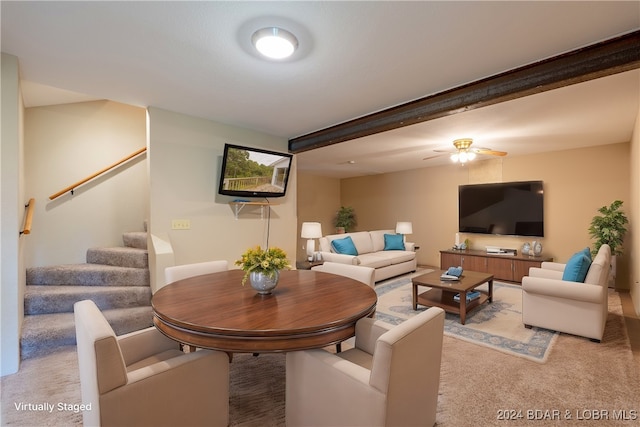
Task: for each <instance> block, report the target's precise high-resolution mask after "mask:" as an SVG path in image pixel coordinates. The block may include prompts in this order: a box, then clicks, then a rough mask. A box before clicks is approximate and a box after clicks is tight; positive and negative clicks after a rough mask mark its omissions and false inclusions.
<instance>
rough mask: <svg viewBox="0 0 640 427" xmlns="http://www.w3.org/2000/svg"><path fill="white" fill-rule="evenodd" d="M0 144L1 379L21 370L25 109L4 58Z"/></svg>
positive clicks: (9, 59)
mask: <svg viewBox="0 0 640 427" xmlns="http://www.w3.org/2000/svg"><path fill="white" fill-rule="evenodd" d="M0 64H1V66H2V77H1V78H2V81H1V83H0V86H1V87H2V93H1V100H0V102H1V108H0V111H1V112H2V116H1V122H2V126H1V132H2V137H1V141H2V145H0V187H1V190H0V200H1V201H2V203H1V204H0V206H1V209H0V350H1V353H0V361H2V363H0V370H1V371H0V375H7V374H12V373H15V372H17V371H18V368H19V366H20V346H19V344H20V330H21V328H22V318H23V313H24V309H23V307H24V304H23V303H22V300H23V295H24V289H25V269H24V266H25V263H24V245H25V241H26V239H27V238H28V237H29V236H26V235H22V236H20V235H19V231H21V230H22V226H23V222H24V213H25V208H24V206H25V204H26V203H27V202H28V198H27V197H26V196H25V191H24V140H23V137H22V135H23V132H24V128H23V126H24V107H23V104H22V94H21V91H20V82H19V74H20V72H19V66H18V58H16V57H15V56H12V55H7V54H5V53H3V54H2V61H0Z"/></svg>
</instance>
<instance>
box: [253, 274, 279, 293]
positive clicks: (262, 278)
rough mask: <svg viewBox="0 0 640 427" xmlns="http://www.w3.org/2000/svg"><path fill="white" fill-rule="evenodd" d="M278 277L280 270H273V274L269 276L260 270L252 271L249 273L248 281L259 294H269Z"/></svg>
mask: <svg viewBox="0 0 640 427" xmlns="http://www.w3.org/2000/svg"><path fill="white" fill-rule="evenodd" d="M279 278H280V272H279V271H278V270H276V271H275V274H273V276H269V275H267V274H265V273H263V272H261V271H252V272H251V273H250V274H249V283H251V287H252V288H253V289H255V290H256V291H257V292H258V293H259V294H260V295H269V294H270V293H271V291H273V290H274V289H275V287H276V286H277V285H278V279H279Z"/></svg>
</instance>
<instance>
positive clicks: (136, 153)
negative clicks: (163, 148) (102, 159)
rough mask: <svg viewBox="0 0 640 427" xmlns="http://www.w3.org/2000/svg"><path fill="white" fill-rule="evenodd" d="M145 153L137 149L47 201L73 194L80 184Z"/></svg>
mask: <svg viewBox="0 0 640 427" xmlns="http://www.w3.org/2000/svg"><path fill="white" fill-rule="evenodd" d="M145 151H147V147H144V148H141V149H139V150H138V151H136V152H135V153H132V154H129V155H128V156H127V157H125V158H124V159H121V160H119V161H117V162H115V163H113V164H112V165H109V166H107V167H106V168H104V169H101V170H99V171H98V172H96V173H94V174H92V175H89V176H88V177H86V178H85V179H82V180H80V181H78V182H76V183H75V184H71V185H70V186H68V187H66V188H64V189H62V190H60V191H58V192H57V193H55V194H52V195H51V196H49V200H53V199H56V198H58V197H60V196H62V195H63V194H64V193H66V192H69V191H70V192H71V194H73V191H74V190H75V189H76V188H78V187H79V186H81V185H82V184H85V183H86V182H88V181H91V180H92V179H93V178H96V177H97V176H100V175H102V174H103V173H105V172H108V171H110V170H111V169H113V168H115V167H117V166H119V165H121V164H122V163H124V162H126V161H127V160H131V159H133V158H134V157H136V156H138V155H140V154H142V153H144V152H145Z"/></svg>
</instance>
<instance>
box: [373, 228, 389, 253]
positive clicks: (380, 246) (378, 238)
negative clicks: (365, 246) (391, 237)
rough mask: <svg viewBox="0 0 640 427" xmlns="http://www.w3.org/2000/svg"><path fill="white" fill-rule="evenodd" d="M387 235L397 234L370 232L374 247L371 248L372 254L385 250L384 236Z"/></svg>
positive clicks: (381, 231) (385, 231) (379, 231)
mask: <svg viewBox="0 0 640 427" xmlns="http://www.w3.org/2000/svg"><path fill="white" fill-rule="evenodd" d="M385 234H395V231H394V230H374V231H370V232H369V235H370V236H371V244H372V245H373V247H372V248H371V252H378V251H383V250H384V235H385Z"/></svg>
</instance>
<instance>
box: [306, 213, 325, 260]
mask: <svg viewBox="0 0 640 427" xmlns="http://www.w3.org/2000/svg"><path fill="white" fill-rule="evenodd" d="M301 235H302V236H301V237H302V238H303V239H308V240H307V258H308V259H309V261H313V258H314V255H315V252H316V241H315V240H314V239H319V238H320V237H322V225H320V223H319V222H303V223H302V233H301Z"/></svg>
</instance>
